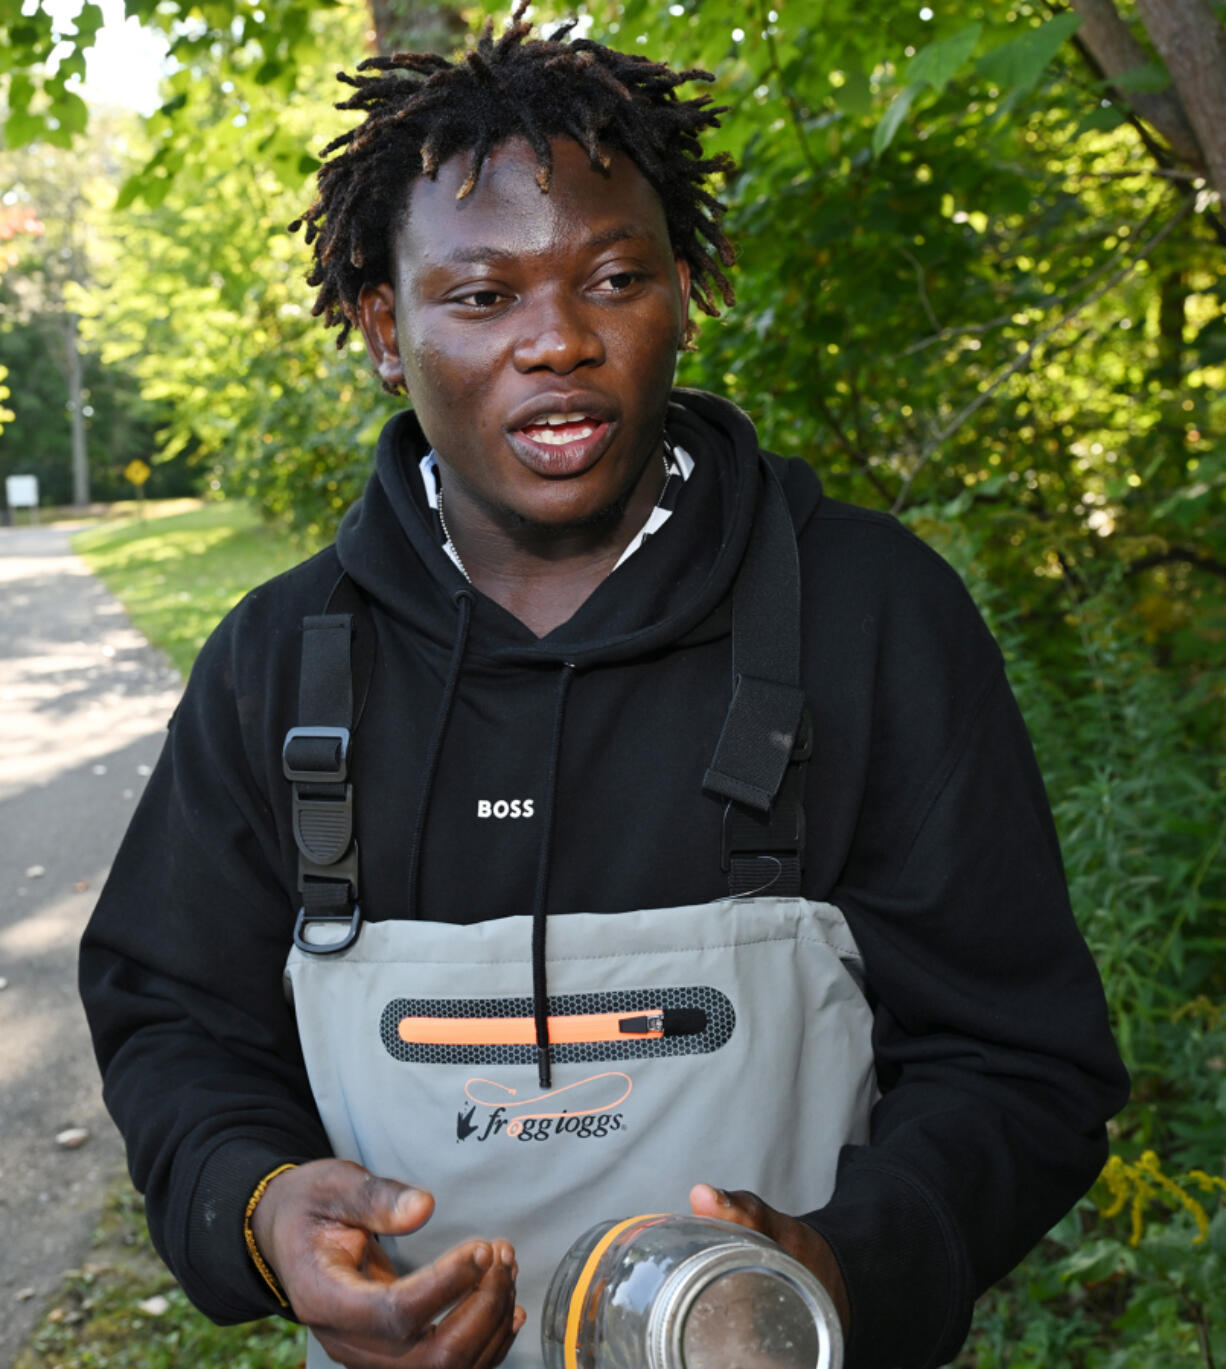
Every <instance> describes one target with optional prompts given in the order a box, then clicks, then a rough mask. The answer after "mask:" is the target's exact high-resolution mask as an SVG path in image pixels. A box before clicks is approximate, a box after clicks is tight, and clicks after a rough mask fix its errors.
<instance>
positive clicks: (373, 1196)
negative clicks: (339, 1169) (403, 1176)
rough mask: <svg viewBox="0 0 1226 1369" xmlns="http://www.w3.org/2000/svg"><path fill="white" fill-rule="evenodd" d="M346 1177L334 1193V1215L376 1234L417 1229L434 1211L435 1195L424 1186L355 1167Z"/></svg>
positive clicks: (397, 1234) (402, 1233)
mask: <svg viewBox="0 0 1226 1369" xmlns="http://www.w3.org/2000/svg"><path fill="white" fill-rule="evenodd" d="M345 1180H346V1181H345V1182H343V1183H342V1184H341V1185H340V1187H339V1190H338V1191H337V1192H336V1193H335V1194H334V1200H333V1203H332V1210H333V1213H334V1215H335V1216H336V1217H337V1218H339V1219H340V1220H341V1221H343V1222H345V1223H347V1224H348V1225H351V1226H360V1227H364V1228H365V1229H366V1230H367V1231H371V1232H374V1233H375V1234H376V1235H385V1236H403V1235H406V1234H407V1233H408V1232H410V1231H416V1230H417V1229H418V1227H420V1226H424V1225H425V1223H426V1222H427V1221H428V1220H429V1219H430V1214H431V1213H432V1212H433V1211H434V1197H433V1195H432V1194H430V1193H428V1192H427V1191H426V1190H425V1189H424V1188H414V1187H413V1185H412V1184H402V1183H400V1182H399V1180H396V1179H386V1178H383V1177H382V1176H381V1175H378V1174H368V1173H366V1172H364V1171H362V1170H360V1169H358V1168H357V1167H356V1166H355V1167H354V1168H353V1169H352V1170H351V1171H350V1172H349V1173H348V1174H346V1176H345Z"/></svg>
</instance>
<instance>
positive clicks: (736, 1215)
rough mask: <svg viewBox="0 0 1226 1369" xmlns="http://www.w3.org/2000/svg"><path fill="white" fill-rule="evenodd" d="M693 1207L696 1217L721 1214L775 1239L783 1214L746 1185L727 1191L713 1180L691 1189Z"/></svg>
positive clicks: (726, 1218)
mask: <svg viewBox="0 0 1226 1369" xmlns="http://www.w3.org/2000/svg"><path fill="white" fill-rule="evenodd" d="M690 1211H691V1212H692V1213H693V1214H694V1215H695V1216H696V1217H718V1218H719V1219H720V1220H721V1221H724V1222H735V1223H736V1224H737V1225H738V1226H744V1227H748V1228H749V1229H750V1230H751V1231H760V1232H761V1233H762V1234H763V1235H764V1236H769V1237H770V1238H771V1239H772V1240H776V1239H778V1238H777V1236H776V1234H775V1233H776V1231H777V1229H778V1226H779V1220H780V1218H781V1215H782V1214H780V1213H778V1212H776V1211H775V1209H774V1208H773V1207H770V1206H768V1205H767V1204H766V1203H764V1202H763V1201H762V1199H761V1198H759V1197H758V1195H757V1194H756V1193H750V1192H748V1190H746V1189H737V1190H735V1191H733V1192H728V1191H727V1190H726V1189H722V1188H716V1187H714V1185H712V1184H695V1185H694V1187H693V1188H692V1189H690ZM787 1220H790V1219H787Z"/></svg>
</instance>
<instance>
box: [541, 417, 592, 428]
mask: <svg viewBox="0 0 1226 1369" xmlns="http://www.w3.org/2000/svg"><path fill="white" fill-rule="evenodd" d="M586 417H587V414H543V415H542V416H541V417H540V418H538V419H537V421H536V423H535V424H533V427H536V426H537V424H540V423H547V424H548V425H549V426H550V427H551V428H556V427H557V426H558V424H559V423H579V422H582V420H583V419H585V418H586Z"/></svg>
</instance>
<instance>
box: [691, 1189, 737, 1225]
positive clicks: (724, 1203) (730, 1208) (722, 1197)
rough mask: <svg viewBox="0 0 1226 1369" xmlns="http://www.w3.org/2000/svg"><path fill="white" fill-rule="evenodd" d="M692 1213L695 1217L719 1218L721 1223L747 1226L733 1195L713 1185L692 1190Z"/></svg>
mask: <svg viewBox="0 0 1226 1369" xmlns="http://www.w3.org/2000/svg"><path fill="white" fill-rule="evenodd" d="M690 1211H691V1212H692V1213H693V1214H694V1216H695V1217H718V1218H719V1219H720V1221H724V1222H741V1223H742V1225H745V1224H746V1223H745V1221H744V1217H743V1214H742V1213H741V1211H740V1209H739V1208H738V1207H737V1205H736V1202H735V1200H734V1199H733V1198H732V1196H731V1194H728V1193H725V1192H724V1190H723V1189H722V1188H716V1187H715V1186H714V1185H713V1184H695V1185H694V1187H693V1188H692V1189H690Z"/></svg>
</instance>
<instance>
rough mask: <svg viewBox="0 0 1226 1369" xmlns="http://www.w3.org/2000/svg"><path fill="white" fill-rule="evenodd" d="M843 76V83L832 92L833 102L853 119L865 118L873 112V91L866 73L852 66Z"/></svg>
mask: <svg viewBox="0 0 1226 1369" xmlns="http://www.w3.org/2000/svg"><path fill="white" fill-rule="evenodd" d="M843 76H844V80H843V84H842V85H841V86H839V88H838V89H837V90H836V91H835V92H834V103H835V104H836V105H837V106H838V107H839V108H840V109H841V110H842V111H843V113H844V114H848V115H850V116H851V117H852V118H853V119H865V118H867V117H868V116H869V115H870V114H871V113H872V112H873V92H872V90H871V88H870V87H869V83H868V76H867V74H866V73H865V72H863V71H861V70H859V68H853V69H852V70H851V71H845V72H844V73H843Z"/></svg>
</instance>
